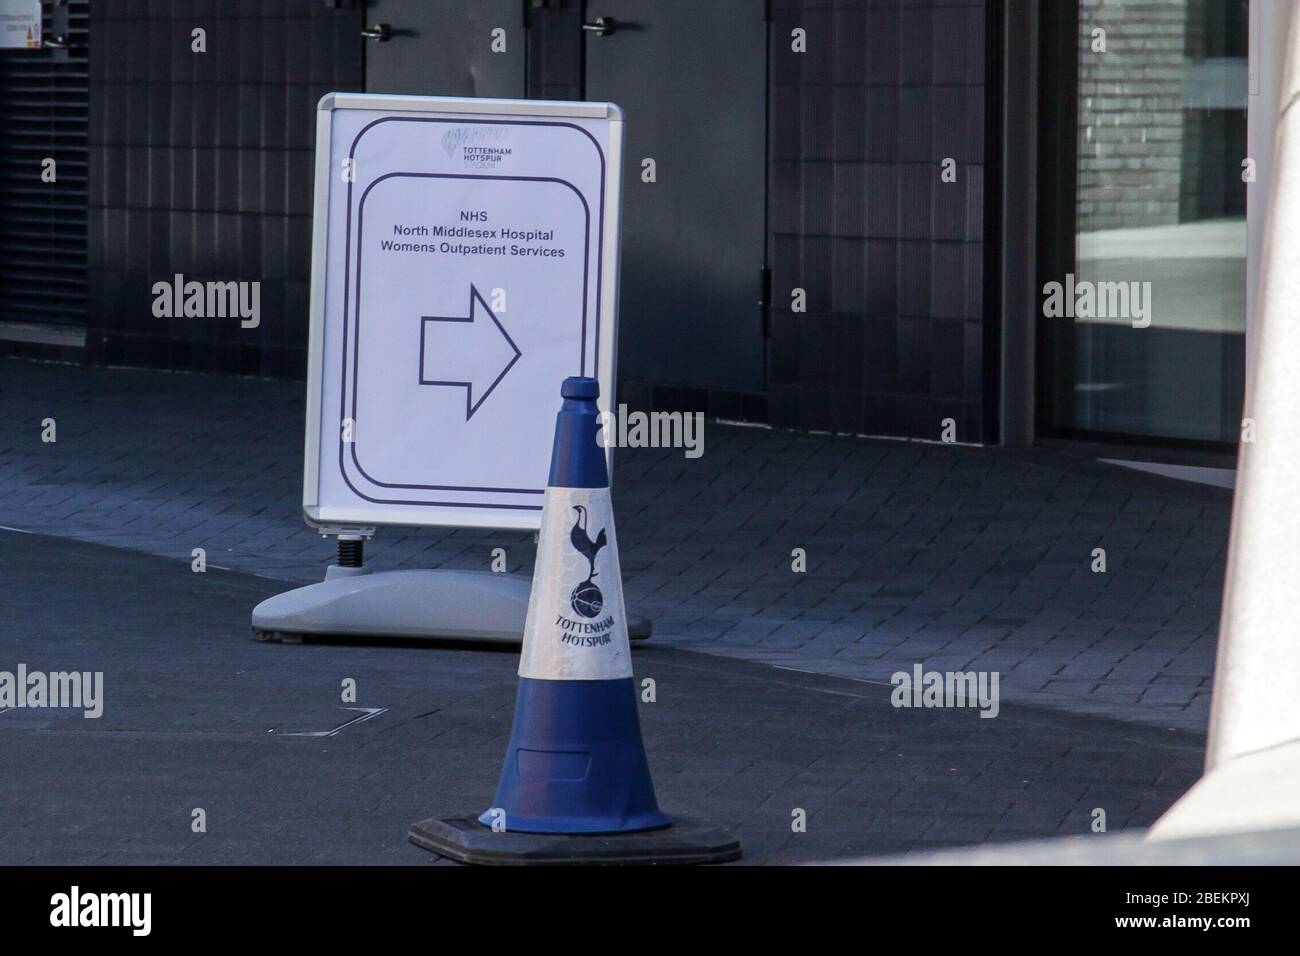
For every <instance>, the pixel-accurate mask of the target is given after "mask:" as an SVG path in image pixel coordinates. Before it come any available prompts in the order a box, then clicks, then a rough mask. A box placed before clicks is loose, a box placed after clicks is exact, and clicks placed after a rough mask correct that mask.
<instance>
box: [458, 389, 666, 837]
mask: <svg viewBox="0 0 1300 956" xmlns="http://www.w3.org/2000/svg"><path fill="white" fill-rule="evenodd" d="M598 393H599V385H598V384H597V382H596V380H595V379H593V378H570V379H566V380H565V382H564V385H563V387H562V388H561V389H560V394H561V395H562V396H563V398H564V405H563V407H561V409H560V413H559V415H558V416H557V418H556V422H555V446H554V449H553V451H552V453H551V477H550V479H549V480H548V481H547V483H546V497H545V499H544V501H543V506H542V530H541V537H540V540H539V542H538V545H537V564H536V566H535V569H534V571H533V590H532V595H531V597H530V598H529V601H528V618H527V620H526V622H525V624H524V643H523V651H522V654H521V655H520V660H519V692H518V695H517V697H516V700H515V720H514V726H513V727H512V729H511V732H510V746H509V747H508V748H507V749H506V759H505V765H504V767H503V768H502V770H501V782H500V783H499V784H498V785H497V793H496V800H495V802H494V804H493V806H492V807H491V808H490V809H489V810H487V811H486V812H484V813H483V815H482V816H480V817H479V821H480V822H481V823H483V824H485V825H487V826H491V825H492V824H493V823H494V822H498V823H502V822H503V823H504V826H505V828H506V829H508V830H520V831H523V832H527V833H618V832H625V831H630V830H649V829H653V828H654V827H664V826H667V825H668V824H669V822H670V821H669V819H668V817H666V816H665V815H664V814H662V813H660V812H659V806H658V804H657V803H656V802H655V791H654V784H653V783H652V782H651V781H650V767H649V766H648V764H647V763H646V756H645V748H644V746H643V745H642V743H641V722H640V720H639V718H638V717H637V695H636V687H635V685H634V683H633V679H632V653H631V649H630V647H629V645H628V637H627V615H626V613H625V611H624V608H623V577H622V574H621V572H620V570H619V565H618V541H617V539H616V537H615V534H614V512H613V508H612V507H611V504H610V498H609V473H608V471H607V470H606V467H605V453H604V451H603V450H602V449H601V448H600V444H599V442H598V441H597V439H596V433H597V431H598V430H599V429H600V417H599V415H600V413H599V412H598V411H597V409H596V397H597V395H598Z"/></svg>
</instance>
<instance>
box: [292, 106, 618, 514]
mask: <svg viewBox="0 0 1300 956" xmlns="http://www.w3.org/2000/svg"><path fill="white" fill-rule="evenodd" d="M347 109H353V110H376V111H383V112H390V113H393V114H403V113H415V114H419V113H426V114H451V115H455V114H477V115H480V116H482V115H492V116H496V115H499V116H503V117H530V118H532V119H559V120H562V119H567V118H582V119H589V120H590V119H595V120H607V121H608V123H609V128H608V144H607V146H606V150H605V163H606V170H607V172H606V175H605V176H604V195H603V197H602V198H603V207H604V218H603V221H602V222H601V223H600V224H599V225H600V227H601V228H600V232H599V239H598V242H599V246H600V247H599V250H598V262H599V266H600V272H601V275H602V276H603V281H601V282H600V283H599V289H600V292H599V301H598V302H597V303H596V306H597V316H596V322H597V323H598V328H599V329H603V330H604V331H603V333H602V334H599V335H598V337H597V343H596V346H595V362H596V366H597V370H598V374H597V377H598V379H599V381H600V387H601V397H600V408H601V410H602V411H608V410H609V409H610V407H611V403H612V401H613V391H614V383H615V381H616V380H617V379H616V375H615V372H616V368H615V362H616V358H617V355H618V341H617V339H618V315H617V309H618V272H619V269H618V266H619V223H620V213H621V198H622V175H621V173H622V165H623V156H622V152H623V113H622V110H620V109H619V108H618V107H617V106H616V105H614V104H612V103H582V102H567V101H550V100H513V99H478V98H472V97H427V96H397V95H384V94H369V93H329V94H326V95H325V96H324V97H323V98H322V99H321V101H320V103H319V105H318V106H317V126H316V162H315V185H314V199H313V206H312V249H311V258H312V265H311V311H310V328H309V334H308V348H307V415H306V419H307V420H306V437H305V441H304V443H303V517H304V520H306V522H307V523H308V524H309V525H312V526H313V527H316V528H320V529H322V533H336V532H337V531H339V530H340V529H346V528H348V527H349V526H367V527H373V526H375V525H406V526H416V527H469V528H495V529H502V530H532V531H535V530H537V529H538V528H540V527H541V507H540V505H541V502H540V500H539V502H538V508H537V510H535V511H533V510H527V511H524V510H520V511H515V512H513V513H511V512H505V511H498V510H487V509H486V508H484V509H482V510H479V509H475V508H469V507H465V508H463V509H462V510H463V512H464V513H463V514H459V513H458V514H456V515H455V517H454V519H449V518H448V516H447V515H446V514H440V513H437V512H436V511H435V509H434V508H430V511H433V512H435V513H431V514H427V515H426V514H422V513H420V512H419V511H417V510H415V509H414V508H412V507H411V506H409V505H393V504H375V505H368V506H364V507H361V506H352V507H339V506H329V505H322V503H321V502H320V465H321V459H320V455H321V448H322V445H321V424H322V421H323V420H324V409H323V406H322V402H323V400H324V361H325V322H326V314H325V306H326V285H327V269H326V267H327V255H328V251H329V250H328V243H329V211H330V192H331V177H332V175H333V170H332V169H331V163H332V146H333V125H334V124H333V116H334V112H335V111H336V110H347ZM586 294H588V293H587V291H586V290H585V289H584V295H586ZM345 322H346V317H345ZM555 384H556V393H555V402H556V409H557V411H558V408H559V401H560V399H559V384H560V383H559V382H556V383H555ZM340 426H341V423H340ZM612 452H613V450H612V448H609V449H606V454H607V455H608V456H609V458H610V465H611V468H612V464H613V461H612V457H613V456H612ZM611 474H612V471H611ZM421 519H424V520H421ZM326 528H328V529H329V531H326V530H325V529H326Z"/></svg>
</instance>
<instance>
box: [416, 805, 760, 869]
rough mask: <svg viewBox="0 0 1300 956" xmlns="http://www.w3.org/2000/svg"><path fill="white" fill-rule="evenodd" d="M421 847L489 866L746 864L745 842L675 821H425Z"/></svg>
mask: <svg viewBox="0 0 1300 956" xmlns="http://www.w3.org/2000/svg"><path fill="white" fill-rule="evenodd" d="M410 837H411V842H412V843H414V844H415V845H416V846H421V847H424V848H425V849H426V850H432V851H433V852H434V853H438V854H441V855H442V856H445V857H449V858H450V859H453V860H457V861H458V862H460V863H477V864H483V865H489V866H526V865H529V864H533V865H549V866H556V865H562V864H572V865H581V864H586V865H601V864H604V865H607V866H616V865H629V864H632V865H635V864H640V865H653V864H669V863H672V864H678V865H684V864H689V863H726V862H728V861H730V860H739V859H740V842H739V841H738V840H737V839H736V838H735V837H733V836H732V835H731V834H730V833H728V832H727V831H725V830H722V829H719V828H718V827H715V826H711V825H709V824H707V823H701V822H700V821H698V820H689V819H685V818H680V817H674V818H673V822H672V825H671V826H667V827H661V828H659V829H658V830H642V831H640V832H637V833H593V834H579V835H573V836H570V835H568V834H559V833H519V832H512V831H509V830H506V831H501V832H497V831H494V830H492V829H490V828H488V827H485V826H484V825H483V824H481V823H479V822H478V820H477V819H476V818H474V817H454V818H452V819H449V820H432V819H431V820H421V821H420V822H419V823H417V824H415V825H414V826H412V827H411V833H410Z"/></svg>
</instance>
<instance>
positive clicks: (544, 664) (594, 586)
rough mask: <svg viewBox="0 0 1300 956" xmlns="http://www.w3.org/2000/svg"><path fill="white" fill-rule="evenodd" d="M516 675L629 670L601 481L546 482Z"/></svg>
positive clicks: (610, 517)
mask: <svg viewBox="0 0 1300 956" xmlns="http://www.w3.org/2000/svg"><path fill="white" fill-rule="evenodd" d="M519 676H520V677H528V678H532V679H534V680H618V679H621V678H625V677H631V676H632V654H631V651H630V649H629V647H628V640H627V614H626V612H625V611H624V608H623V577H622V573H621V572H620V570H619V566H618V544H617V543H616V542H615V539H614V512H613V509H612V508H611V507H610V500H609V489H608V488H547V489H546V498H545V501H544V506H543V511H542V531H541V536H540V538H539V540H538V544H537V565H536V567H535V569H534V571H533V590H532V595H531V596H530V598H529V600H528V619H527V621H526V622H525V624H524V647H523V652H522V653H521V654H520V657H519Z"/></svg>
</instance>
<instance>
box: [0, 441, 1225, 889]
mask: <svg viewBox="0 0 1300 956" xmlns="http://www.w3.org/2000/svg"><path fill="white" fill-rule="evenodd" d="M60 440H61V441H62V439H60ZM281 587H283V584H282V583H280V582H276V581H272V580H268V579H265V578H259V577H254V576H251V575H246V574H241V573H236V572H223V571H219V570H209V571H208V572H206V573H203V574H196V573H192V572H191V571H190V568H189V565H188V563H182V562H178V561H175V560H171V559H168V558H162V557H155V556H151V555H146V554H143V553H140V552H138V551H131V550H127V549H122V548H110V547H103V546H99V545H93V544H87V543H83V542H77V541H72V540H69V539H66V538H49V537H45V536H40V535H23V534H18V533H14V532H0V606H2V607H3V611H4V620H5V627H4V628H3V629H2V630H0V670H10V671H12V670H13V669H14V668H15V667H16V665H17V664H18V663H24V664H26V665H27V667H28V668H29V669H30V670H33V671H34V670H44V671H61V670H80V671H85V670H89V671H102V672H103V674H104V684H103V687H104V690H103V697H104V712H103V716H102V717H100V718H98V719H85V718H84V717H82V716H81V713H80V712H79V711H72V710H51V709H44V710H41V709H11V710H8V711H6V712H0V864H14V863H44V864H64V865H80V864H123V863H126V864H130V863H147V864H153V863H192V864H226V863H279V864H293V863H396V864H432V863H437V862H444V863H445V862H446V861H443V860H440V859H439V858H437V857H435V856H433V855H432V854H429V853H427V852H425V851H423V850H420V849H418V848H416V847H414V846H412V845H411V844H409V843H408V842H407V840H406V831H407V828H408V827H409V826H410V824H411V823H412V822H414V821H416V820H418V819H422V818H425V817H429V816H444V815H459V814H464V813H466V812H470V811H480V810H482V809H485V808H486V807H487V806H488V805H490V801H491V799H492V793H493V789H494V787H495V783H496V778H497V775H498V773H499V770H500V761H501V759H502V756H503V754H504V752H505V745H506V740H507V737H508V735H509V728H510V719H511V712H512V707H513V702H514V693H515V686H516V677H515V667H516V660H517V655H516V652H515V651H513V650H512V649H504V650H503V649H497V650H493V649H491V648H484V647H482V646H479V647H475V648H471V649H466V648H449V647H446V646H434V645H429V644H418V645H410V644H408V645H404V646H383V645H376V644H366V643H350V644H343V643H320V644H310V643H309V644H303V645H296V646H295V645H285V644H279V643H258V642H255V641H253V640H251V639H250V638H249V636H248V629H247V623H248V613H249V610H250V609H251V608H252V607H253V605H254V604H255V603H256V602H257V601H259V600H261V599H263V598H265V597H266V596H268V595H270V594H273V593H275V592H276V591H277V590H278V589H279V588H281ZM633 663H634V668H635V671H636V674H637V677H638V678H645V677H652V678H654V680H655V682H656V685H655V686H656V700H655V701H654V702H653V703H646V702H642V703H641V704H640V705H639V708H640V715H641V720H642V725H643V728H644V736H645V740H646V746H647V751H648V754H649V758H650V765H651V770H652V773H653V775H654V779H655V784H656V788H657V791H658V795H659V800H660V803H661V805H662V806H663V807H664V808H665V809H666V810H668V811H669V812H671V813H678V814H687V815H693V816H699V817H705V818H708V819H711V820H712V821H714V822H715V823H718V824H720V825H723V826H726V827H728V828H731V829H733V830H734V831H735V832H736V833H737V834H738V835H739V836H740V838H741V840H742V843H743V845H744V849H745V860H744V862H747V863H751V864H753V863H794V862H809V861H815V860H833V859H844V858H851V857H857V856H863V855H880V854H916V853H922V852H924V851H927V850H933V849H937V848H942V847H949V846H956V845H966V844H974V843H986V842H997V841H1010V840H1021V839H1029V838H1035V837H1048V836H1054V835H1060V834H1073V835H1085V836H1087V835H1090V834H1091V833H1092V827H1091V824H1092V821H1093V819H1094V811H1095V810H1097V809H1101V810H1103V811H1105V815H1106V817H1105V819H1106V825H1107V831H1108V832H1109V833H1120V832H1123V831H1126V830H1132V829H1134V828H1139V827H1143V826H1146V825H1148V824H1150V823H1151V822H1152V821H1153V820H1154V819H1155V818H1156V817H1157V816H1158V815H1159V814H1160V813H1161V812H1162V811H1163V810H1164V809H1165V808H1167V807H1168V806H1169V805H1170V804H1171V803H1172V802H1173V800H1175V799H1176V798H1177V797H1178V796H1179V795H1180V794H1181V793H1182V792H1183V791H1184V790H1185V789H1186V788H1187V787H1188V786H1189V785H1190V784H1191V783H1192V782H1193V781H1194V780H1195V779H1196V777H1197V775H1198V773H1199V770H1200V765H1201V760H1202V754H1203V750H1204V737H1203V736H1202V735H1200V734H1197V733H1193V732H1188V731H1178V730H1172V731H1171V730H1165V729H1160V728H1155V727H1146V726H1141V725H1134V724H1127V723H1122V722H1119V721H1115V720H1112V719H1109V718H1105V717H1096V716H1083V715H1074V714H1066V713H1061V712H1059V711H1056V710H1052V709H1047V708H1043V707H1039V706H1035V705H1027V704H1025V705H1022V704H1004V705H1003V708H1002V711H1001V713H1000V714H999V716H998V717H997V718H996V719H991V720H990V719H982V718H980V717H979V716H978V713H977V712H975V711H973V710H955V709H932V710H905V709H895V708H894V707H892V706H891V705H890V701H889V696H890V689H889V688H888V687H881V686H877V685H874V684H870V683H863V682H860V681H851V680H845V679H842V678H836V677H823V676H817V675H809V674H800V673H796V672H792V671H777V670H774V669H773V668H771V667H769V666H766V665H763V664H756V663H753V662H748V661H739V660H729V659H725V658H719V657H717V656H711V655H704V654H699V653H695V652H692V651H688V650H683V649H681V648H677V647H672V646H668V645H666V644H656V643H654V642H651V643H650V644H649V645H642V646H638V647H637V648H636V649H635V650H634V653H633ZM347 678H351V679H353V680H354V681H355V682H356V690H357V697H356V705H357V706H361V707H367V708H376V709H379V710H380V711H381V712H379V713H377V714H376V715H375V716H373V717H371V718H370V719H368V720H365V721H363V722H360V723H354V724H352V725H350V726H348V727H344V728H343V729H341V730H339V731H338V732H337V733H336V734H335V735H333V736H302V735H303V734H312V733H321V732H327V731H330V730H333V729H336V728H338V727H339V726H340V725H341V724H343V723H344V722H345V721H347V720H349V719H353V718H355V717H356V716H357V714H356V713H355V712H354V711H351V710H348V709H347V706H348V705H345V704H344V703H342V701H341V688H342V683H343V681H344V680H345V679H347ZM196 810H202V811H203V814H204V819H205V828H204V830H203V832H196V830H195V829H194V826H193V821H194V819H195V816H194V814H195V811H196ZM799 810H802V811H803V812H804V814H805V815H806V829H805V830H804V831H803V832H795V830H794V828H793V827H792V822H793V820H794V817H793V814H795V813H796V811H799Z"/></svg>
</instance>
